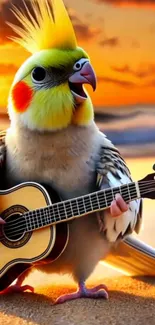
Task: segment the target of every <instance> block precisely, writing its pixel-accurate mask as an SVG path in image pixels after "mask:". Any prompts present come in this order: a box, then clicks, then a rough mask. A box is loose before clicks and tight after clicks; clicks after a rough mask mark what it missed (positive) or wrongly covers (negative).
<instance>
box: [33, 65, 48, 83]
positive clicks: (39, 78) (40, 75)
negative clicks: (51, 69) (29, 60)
mask: <svg viewBox="0 0 155 325" xmlns="http://www.w3.org/2000/svg"><path fill="white" fill-rule="evenodd" d="M31 76H32V80H33V81H34V82H43V81H45V79H46V78H47V71H46V70H45V69H44V68H42V67H37V68H34V69H33V70H32V73H31Z"/></svg>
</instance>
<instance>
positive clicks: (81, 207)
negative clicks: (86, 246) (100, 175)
mask: <svg viewBox="0 0 155 325" xmlns="http://www.w3.org/2000/svg"><path fill="white" fill-rule="evenodd" d="M116 193H120V194H121V195H122V197H123V198H124V200H125V201H126V202H127V201H132V200H135V199H137V197H139V196H140V193H139V185H137V187H136V183H129V184H125V185H121V186H119V187H115V188H108V189H105V190H102V191H98V192H95V193H91V194H88V195H84V196H81V197H78V198H74V199H71V200H67V201H64V202H59V203H55V204H53V205H51V206H47V207H46V208H41V209H37V210H33V211H30V212H26V213H25V221H26V231H31V230H34V229H38V228H42V227H44V226H46V225H47V226H48V225H50V224H51V225H52V223H53V222H55V223H56V222H58V221H63V220H67V219H70V218H73V217H78V216H79V217H80V216H82V215H84V214H87V213H90V212H93V211H98V210H102V209H104V208H106V207H109V206H110V204H111V202H112V201H113V200H114V199H115V195H116Z"/></svg>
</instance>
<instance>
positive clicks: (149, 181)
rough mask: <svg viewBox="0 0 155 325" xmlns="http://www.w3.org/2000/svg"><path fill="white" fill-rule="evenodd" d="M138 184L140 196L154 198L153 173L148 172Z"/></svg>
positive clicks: (154, 182)
mask: <svg viewBox="0 0 155 325" xmlns="http://www.w3.org/2000/svg"><path fill="white" fill-rule="evenodd" d="M138 184H139V189H140V194H141V197H142V198H147V199H152V200H154V199H155V173H152V174H148V175H147V176H145V177H144V178H143V179H141V180H140V181H139V182H138Z"/></svg>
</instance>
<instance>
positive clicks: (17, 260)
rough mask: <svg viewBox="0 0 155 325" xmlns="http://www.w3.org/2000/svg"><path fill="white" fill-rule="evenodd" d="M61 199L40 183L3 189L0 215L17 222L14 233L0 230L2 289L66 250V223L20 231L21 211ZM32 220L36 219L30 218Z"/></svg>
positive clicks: (0, 281) (37, 207)
mask: <svg viewBox="0 0 155 325" xmlns="http://www.w3.org/2000/svg"><path fill="white" fill-rule="evenodd" d="M58 201H60V200H59V199H58V197H57V198H55V202H51V199H50V197H49V195H48V193H47V191H46V190H45V189H44V187H42V186H40V185H39V184H37V183H33V182H32V183H24V184H21V185H18V186H15V187H13V188H11V189H9V190H6V191H0V216H1V217H2V218H3V219H4V220H6V221H7V222H16V223H17V226H16V229H17V230H18V232H17V234H18V236H16V235H15V233H14V232H9V231H8V232H6V233H5V228H3V227H2V233H0V237H1V238H0V291H3V290H4V289H6V288H7V287H8V286H9V285H10V284H11V283H12V282H13V281H14V280H15V279H16V278H17V277H18V276H19V275H20V274H21V273H23V272H24V271H25V270H26V269H28V268H30V267H31V266H33V265H34V266H35V264H38V263H39V264H40V263H49V262H50V263H51V262H52V261H54V260H56V259H57V258H58V257H59V256H60V255H61V254H62V252H63V251H64V250H65V248H66V245H67V243H68V238H69V229H68V224H67V223H60V224H57V225H53V226H47V227H44V228H41V229H38V230H35V231H32V232H22V231H21V232H20V231H19V229H20V222H22V218H23V217H22V214H23V213H25V212H27V211H31V210H36V209H39V208H40V207H46V206H48V205H51V204H52V203H56V202H58ZM29 220H30V221H29V222H33V218H32V220H31V218H29Z"/></svg>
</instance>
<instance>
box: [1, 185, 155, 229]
mask: <svg viewBox="0 0 155 325" xmlns="http://www.w3.org/2000/svg"><path fill="white" fill-rule="evenodd" d="M144 183H147V182H144ZM149 183H150V182H149ZM129 184H130V185H131V184H132V183H129ZM133 184H134V183H133ZM133 184H132V185H133ZM124 186H126V184H124ZM143 187H144V186H143ZM143 187H142V188H143ZM149 188H150V187H149ZM116 189H118V191H117V190H116ZM145 189H146V186H145ZM109 190H110V191H111V193H108V195H106V193H105V192H108V191H109ZM124 190H125V193H126V192H127V193H129V190H130V189H129V188H127V189H126V188H123V189H122V187H121V188H120V187H117V188H114V189H106V190H100V191H98V192H95V193H90V194H87V195H84V196H81V197H77V198H72V199H70V200H66V201H60V202H57V203H54V204H52V205H51V206H46V207H44V208H40V209H36V210H32V211H28V212H26V213H24V214H23V215H27V214H29V215H30V214H33V213H34V214H35V213H37V212H38V213H40V212H41V210H42V209H44V210H47V209H50V208H52V209H54V207H56V208H59V206H60V208H61V206H64V205H65V204H67V203H68V204H70V203H72V207H73V208H74V207H76V206H77V204H78V206H79V207H80V205H82V206H83V202H80V203H79V202H78V201H79V200H84V201H85V200H89V204H91V203H92V204H93V200H94V201H96V200H97V198H96V195H98V197H99V200H101V199H102V197H103V196H104V200H105V201H106V200H108V199H109V197H110V198H111V196H112V195H114V194H116V193H114V191H116V192H117V193H118V192H120V193H121V194H122V195H123V194H124V193H123V191H124ZM133 191H135V192H136V187H135V188H134V189H132V190H130V193H131V195H132V194H133ZM93 196H95V197H94V198H93ZM113 199H114V197H113ZM90 200H91V203H90ZM62 209H63V213H64V208H62ZM66 209H68V208H67V207H66ZM66 209H65V210H66ZM15 222H17V224H19V222H18V221H13V220H11V221H8V222H7V225H8V224H9V225H10V224H14V223H15Z"/></svg>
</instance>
